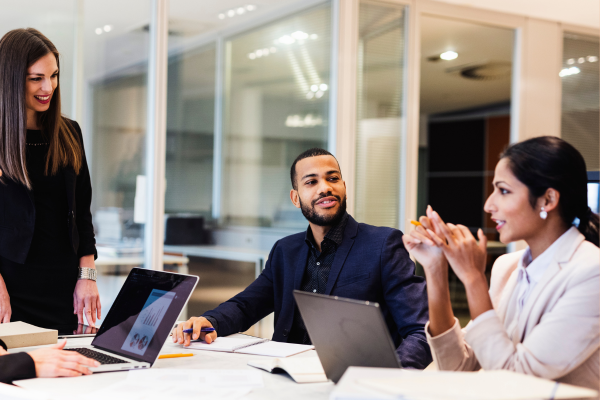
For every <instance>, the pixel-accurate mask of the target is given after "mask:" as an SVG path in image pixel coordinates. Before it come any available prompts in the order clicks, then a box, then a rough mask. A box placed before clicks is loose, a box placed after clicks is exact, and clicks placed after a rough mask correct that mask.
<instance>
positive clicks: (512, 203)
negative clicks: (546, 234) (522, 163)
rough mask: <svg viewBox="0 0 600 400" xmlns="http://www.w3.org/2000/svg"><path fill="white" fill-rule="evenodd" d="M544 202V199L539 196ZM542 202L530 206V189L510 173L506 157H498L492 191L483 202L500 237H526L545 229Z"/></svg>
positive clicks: (504, 241) (508, 239) (508, 240)
mask: <svg viewBox="0 0 600 400" xmlns="http://www.w3.org/2000/svg"><path fill="white" fill-rule="evenodd" d="M538 203H540V204H541V205H543V204H542V203H543V199H538ZM541 205H538V204H536V207H535V208H534V207H532V206H531V203H530V202H529V189H528V188H527V186H525V184H524V183H522V182H521V181H519V180H518V179H517V178H516V177H515V176H514V175H513V173H512V171H511V169H510V166H509V163H508V160H507V159H506V158H503V159H501V160H500V161H499V162H498V164H497V165H496V171H495V173H494V191H493V192H492V194H491V195H490V197H489V198H488V199H487V201H486V202H485V206H484V210H485V212H488V213H490V214H491V218H492V220H494V222H496V229H497V230H498V231H499V232H500V241H501V242H502V243H510V242H514V241H517V240H525V241H529V240H530V239H531V238H533V237H535V236H536V235H538V234H539V233H540V232H542V231H543V229H544V220H543V219H541V218H540V209H541Z"/></svg>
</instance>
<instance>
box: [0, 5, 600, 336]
mask: <svg viewBox="0 0 600 400" xmlns="http://www.w3.org/2000/svg"><path fill="white" fill-rule="evenodd" d="M0 10H1V12H0V35H4V33H6V32H7V31H9V30H11V29H15V28H22V27H34V28H37V29H39V30H40V31H42V32H43V33H44V34H45V35H47V36H48V37H49V38H50V40H52V41H53V42H54V43H55V44H56V46H57V47H58V49H59V51H60V52H61V53H62V55H61V60H60V62H61V64H60V67H61V85H62V90H61V92H62V102H63V110H65V113H66V115H67V116H68V117H69V118H73V119H75V120H77V121H78V122H79V123H80V125H81V126H82V128H83V133H84V141H85V149H86V152H87V157H88V163H89V164H90V170H91V175H92V184H93V204H92V211H93V214H94V226H95V230H96V234H97V240H98V248H99V254H100V258H99V260H98V261H97V265H98V268H99V272H100V273H101V277H100V279H99V289H100V291H101V296H102V300H103V309H104V310H108V308H109V306H110V304H111V303H112V301H113V299H114V297H115V296H116V294H117V293H118V289H119V287H120V284H121V283H122V282H123V280H124V274H126V273H127V272H128V271H129V269H130V268H131V267H133V266H140V265H143V266H145V267H146V268H155V269H162V268H166V269H170V270H174V271H180V272H189V273H193V274H197V275H199V276H200V283H199V285H198V288H197V290H196V292H195V293H194V294H193V296H192V299H191V301H190V304H189V307H188V310H187V312H188V313H189V314H190V315H199V314H201V313H202V312H203V311H205V310H207V309H210V308H212V307H214V306H216V305H217V304H219V303H220V302H222V301H224V300H226V299H228V298H229V297H231V296H232V295H234V294H236V293H237V292H239V291H241V290H242V289H243V288H244V287H245V286H247V285H248V284H249V283H250V282H252V280H253V279H254V278H255V276H256V274H257V273H260V270H261V268H262V267H263V266H264V262H265V261H266V258H267V256H268V251H269V250H270V248H271V246H272V245H273V244H274V243H275V241H276V240H278V239H279V238H281V237H284V236H286V235H289V234H291V233H295V232H298V231H301V230H304V229H306V227H307V223H306V221H305V220H304V218H303V216H302V214H301V212H300V211H299V210H298V209H296V208H295V207H293V205H292V204H291V203H290V201H289V190H290V183H289V167H290V165H291V163H292V162H293V160H294V158H295V157H296V155H298V154H299V153H300V152H302V151H303V150H306V149H308V148H310V147H315V146H318V147H324V148H327V149H329V150H330V151H331V152H333V153H334V154H335V155H336V156H337V157H338V159H339V162H340V165H341V167H342V171H343V174H344V179H345V180H346V183H347V186H348V196H349V199H348V207H349V212H350V213H351V214H352V215H354V216H355V218H356V219H357V220H359V221H361V222H366V223H370V224H374V225H383V226H391V227H395V228H399V229H401V230H408V229H410V228H409V227H408V226H407V222H406V221H407V219H410V218H415V217H417V215H420V214H422V213H423V212H424V209H425V207H426V205H427V204H431V205H432V206H433V207H434V208H435V209H437V210H439V211H440V213H441V214H442V215H444V216H445V218H446V219H447V220H449V221H451V222H455V223H462V224H465V225H467V226H468V227H469V228H470V229H471V230H473V231H475V230H476V229H477V228H479V227H483V228H484V231H485V233H486V234H487V235H488V239H489V240H490V245H489V254H490V256H489V260H488V264H489V265H491V264H492V263H493V261H494V259H495V258H496V257H497V256H499V255H501V254H503V253H505V252H507V251H513V250H515V249H516V248H519V246H521V244H519V243H516V244H511V245H509V246H508V247H507V246H505V245H503V244H502V243H500V242H498V236H497V233H496V230H495V227H494V224H493V223H492V221H491V220H490V219H489V218H488V217H487V216H486V215H485V213H484V212H483V203H484V201H485V198H486V197H487V196H488V194H489V193H490V191H491V189H492V187H491V181H492V178H493V168H494V166H495V164H496V161H497V158H498V155H499V153H500V152H501V151H502V149H503V148H504V147H505V146H506V145H508V144H509V143H512V142H516V141H519V140H523V139H526V138H529V137H533V136H539V135H554V136H559V137H562V138H564V139H565V140H567V141H569V142H570V143H572V144H573V145H574V146H575V147H576V148H577V149H578V150H579V151H580V152H581V153H582V154H583V155H584V157H585V160H586V163H587V166H588V169H589V173H588V175H589V181H590V183H589V198H590V200H589V201H590V206H591V207H592V209H593V210H595V212H598V201H599V200H598V196H599V195H598V170H599V152H600V143H599V137H600V131H599V112H598V110H599V68H598V66H599V62H598V57H599V40H598V32H599V29H600V4H599V3H598V1H597V0H573V1H570V2H567V3H565V2H564V1H561V0H551V1H546V2H544V4H543V5H542V4H541V3H539V2H523V1H517V0H511V1H506V0H485V1H481V0H480V1H475V0H470V1H466V2H465V1H464V0H444V1H431V0H386V1H370V0H325V1H324V0H302V1H298V0H277V1H275V0H257V1H254V0H223V1H219V2H215V1H208V0H194V1H191V0H170V1H166V0H128V1H126V2H123V1H115V0H104V1H98V0H55V1H52V2H47V1H42V0H31V1H29V2H27V4H26V5H25V4H24V3H23V2H21V1H17V0H0ZM417 273H420V271H419V269H417ZM450 280H451V285H452V296H453V297H454V298H453V299H452V303H453V305H454V306H455V307H456V310H455V313H456V314H457V315H460V316H461V319H462V320H463V321H466V320H468V309H467V304H466V299H465V295H464V289H462V287H461V284H460V282H459V281H458V280H457V279H456V277H453V276H450ZM270 325H271V324H270V323H269V322H268V320H267V321H266V322H265V323H263V324H259V326H257V327H255V328H253V329H251V333H254V334H257V335H262V336H266V337H269V336H270V329H271V326H270Z"/></svg>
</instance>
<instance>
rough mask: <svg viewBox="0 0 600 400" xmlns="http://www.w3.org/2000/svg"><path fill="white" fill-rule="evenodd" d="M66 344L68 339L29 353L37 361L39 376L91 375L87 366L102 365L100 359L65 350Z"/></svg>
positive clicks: (36, 369)
mask: <svg viewBox="0 0 600 400" xmlns="http://www.w3.org/2000/svg"><path fill="white" fill-rule="evenodd" d="M65 344H67V341H66V340H64V341H63V342H62V343H58V344H55V345H52V346H50V347H45V348H43V349H39V350H34V351H31V352H29V353H28V354H29V355H30V356H31V358H32V359H33V362H34V363H35V373H36V376H37V377H39V378H53V377H57V376H80V375H90V374H91V373H92V372H91V371H90V370H89V369H88V368H87V367H99V366H100V363H99V362H98V361H95V360H92V359H89V358H87V357H84V356H82V355H81V354H79V353H77V352H74V351H65V350H63V348H64V347H65Z"/></svg>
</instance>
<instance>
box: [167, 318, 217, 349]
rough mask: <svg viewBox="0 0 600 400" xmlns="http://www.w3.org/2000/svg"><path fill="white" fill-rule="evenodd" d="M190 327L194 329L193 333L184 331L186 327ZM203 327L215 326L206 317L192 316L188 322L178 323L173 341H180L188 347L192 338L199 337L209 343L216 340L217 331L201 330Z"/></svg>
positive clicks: (174, 330)
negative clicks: (207, 331)
mask: <svg viewBox="0 0 600 400" xmlns="http://www.w3.org/2000/svg"><path fill="white" fill-rule="evenodd" d="M190 328H193V329H194V332H193V333H191V334H189V333H183V330H184V329H190ZM202 328H213V326H212V324H211V323H210V322H209V321H208V320H207V319H206V318H204V317H192V318H190V319H188V320H187V321H186V322H184V323H183V324H179V325H177V328H175V329H173V343H179V344H182V345H184V346H185V347H187V346H189V345H190V342H191V340H197V339H198V338H200V339H201V340H204V341H206V343H209V344H210V343H212V342H214V340H215V339H216V338H217V331H212V332H210V333H206V332H200V329H202Z"/></svg>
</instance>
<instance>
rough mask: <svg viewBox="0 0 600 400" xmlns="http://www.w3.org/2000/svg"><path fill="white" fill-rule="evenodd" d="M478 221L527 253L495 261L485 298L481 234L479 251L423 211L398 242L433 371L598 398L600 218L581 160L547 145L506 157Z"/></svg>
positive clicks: (531, 145) (466, 236) (547, 141)
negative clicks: (461, 296)
mask: <svg viewBox="0 0 600 400" xmlns="http://www.w3.org/2000/svg"><path fill="white" fill-rule="evenodd" d="M485 211H486V212H488V213H490V214H491V218H492V219H493V220H494V221H495V222H496V223H497V229H498V231H499V233H500V241H502V242H503V243H510V242H514V241H517V240H525V241H526V242H527V244H528V246H529V247H528V248H527V249H525V250H523V251H520V252H516V253H511V254H506V255H504V256H502V257H500V258H498V260H497V261H496V262H495V263H494V266H493V268H492V277H491V283H490V287H489V288H488V284H487V280H486V278H485V274H484V270H485V259H486V242H487V240H486V237H485V235H484V234H483V232H482V231H481V229H480V230H479V231H478V233H477V235H478V236H479V239H480V240H479V243H478V242H477V241H476V240H475V238H474V237H473V235H472V234H471V232H470V231H469V230H468V229H467V228H466V227H465V226H462V225H453V224H450V223H444V221H443V220H442V219H441V218H440V216H439V215H438V214H437V213H436V212H435V211H433V210H432V209H431V207H428V209H427V216H426V217H421V218H420V222H421V224H422V226H419V227H417V228H416V229H415V230H414V231H413V232H411V233H410V234H409V235H405V236H404V238H403V240H404V243H405V245H406V248H407V249H408V251H409V252H410V253H411V255H413V256H414V257H415V258H416V259H417V260H418V261H419V262H420V263H421V264H422V265H423V267H424V270H425V275H426V277H427V292H428V298H429V319H430V320H429V323H428V324H427V325H426V327H425V330H426V333H427V339H428V341H429V344H430V346H431V349H432V353H433V358H434V361H435V362H436V364H437V366H438V368H439V369H441V370H452V371H459V370H460V371H474V370H478V369H480V368H483V369H485V370H497V369H505V370H510V371H517V372H521V373H524V374H529V375H534V376H538V377H541V378H546V379H553V380H557V381H559V382H565V383H571V384H574V385H579V386H585V387H589V388H594V389H598V385H599V383H600V380H599V372H600V369H599V361H600V358H599V357H600V353H599V343H600V307H599V303H600V249H598V247H597V245H598V215H596V214H593V213H592V212H591V210H590V209H589V207H588V206H587V174H586V167H585V162H584V160H583V157H582V156H581V154H579V152H578V151H577V150H576V149H575V148H574V147H573V146H571V145H569V144H568V143H566V142H565V141H563V140H561V139H558V138H555V137H540V138H534V139H530V140H527V141H525V142H522V143H518V144H515V145H513V146H511V147H509V148H508V149H507V150H506V151H505V152H504V154H502V156H501V158H500V161H499V162H498V165H497V166H496V171H495V175H494V192H493V193H492V194H491V195H490V197H489V198H488V199H487V201H486V204H485ZM574 223H575V224H578V227H575V226H574V225H573V224H574ZM448 264H450V266H451V268H452V269H453V271H454V272H455V273H456V275H457V276H458V278H459V279H460V280H461V281H462V283H463V284H464V285H465V289H466V293H467V300H468V303H469V310H470V313H471V322H469V324H468V325H467V327H466V328H465V329H462V330H461V329H460V326H459V324H458V320H457V319H456V318H455V317H454V314H453V313H452V307H451V303H450V291H449V286H448Z"/></svg>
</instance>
